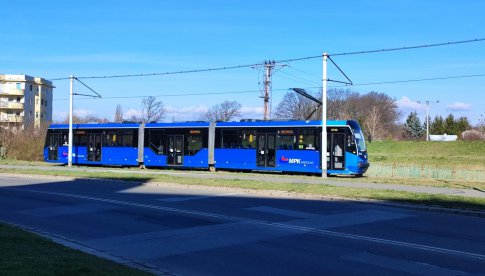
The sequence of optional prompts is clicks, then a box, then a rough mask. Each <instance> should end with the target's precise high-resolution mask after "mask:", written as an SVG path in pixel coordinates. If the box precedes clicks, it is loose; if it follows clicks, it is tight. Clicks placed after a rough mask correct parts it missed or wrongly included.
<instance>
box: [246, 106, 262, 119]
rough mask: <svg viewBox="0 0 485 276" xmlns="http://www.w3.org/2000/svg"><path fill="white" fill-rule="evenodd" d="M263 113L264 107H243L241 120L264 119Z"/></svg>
mask: <svg viewBox="0 0 485 276" xmlns="http://www.w3.org/2000/svg"><path fill="white" fill-rule="evenodd" d="M263 112H264V108H263V107H257V106H243V107H242V108H241V119H262V118H263Z"/></svg>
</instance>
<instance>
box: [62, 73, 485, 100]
mask: <svg viewBox="0 0 485 276" xmlns="http://www.w3.org/2000/svg"><path fill="white" fill-rule="evenodd" d="M475 77H485V74H474V75H461V76H448V77H434V78H423V79H409V80H395V81H382V82H368V83H354V85H353V86H368V85H383V84H393V83H408V82H422V81H437V80H448V79H461V78H475ZM339 87H348V85H333V86H329V88H339ZM319 88H322V87H321V86H311V87H305V89H319ZM287 90H288V89H287V88H278V89H273V91H287ZM260 92H261V91H260V90H244V91H221V92H206V93H176V94H160V95H144V96H114V97H103V98H102V99H135V98H145V97H150V96H152V97H183V96H205V95H223V94H250V93H260ZM66 100H69V99H54V101H66ZM79 100H81V99H79Z"/></svg>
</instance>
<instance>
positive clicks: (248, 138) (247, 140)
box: [241, 130, 256, 149]
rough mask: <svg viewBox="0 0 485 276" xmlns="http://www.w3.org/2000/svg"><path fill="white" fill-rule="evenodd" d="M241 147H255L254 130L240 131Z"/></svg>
mask: <svg viewBox="0 0 485 276" xmlns="http://www.w3.org/2000/svg"><path fill="white" fill-rule="evenodd" d="M241 147H242V148H243V149H255V148H256V131H254V130H242V131H241Z"/></svg>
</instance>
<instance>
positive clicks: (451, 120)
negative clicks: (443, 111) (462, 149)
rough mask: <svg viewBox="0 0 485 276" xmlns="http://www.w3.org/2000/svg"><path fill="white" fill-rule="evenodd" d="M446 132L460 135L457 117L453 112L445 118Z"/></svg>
mask: <svg viewBox="0 0 485 276" xmlns="http://www.w3.org/2000/svg"><path fill="white" fill-rule="evenodd" d="M445 133H446V134H449V135H458V131H457V129H456V122H455V117H454V116H453V114H451V113H450V115H448V117H446V119H445Z"/></svg>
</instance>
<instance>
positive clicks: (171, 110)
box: [165, 105, 209, 122]
mask: <svg viewBox="0 0 485 276" xmlns="http://www.w3.org/2000/svg"><path fill="white" fill-rule="evenodd" d="M207 110H209V108H208V107H207V106H206V105H195V106H184V107H174V106H167V107H166V113H165V121H166V122H172V121H197V120H200V116H201V115H202V114H204V113H206V112H207Z"/></svg>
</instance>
